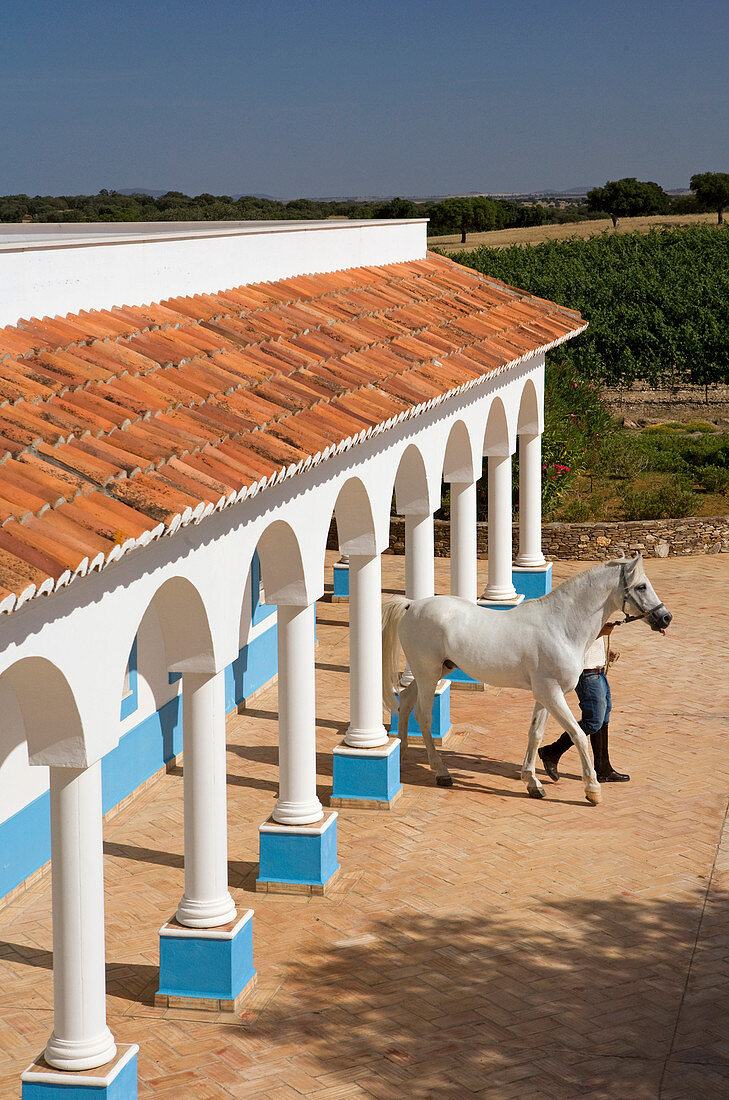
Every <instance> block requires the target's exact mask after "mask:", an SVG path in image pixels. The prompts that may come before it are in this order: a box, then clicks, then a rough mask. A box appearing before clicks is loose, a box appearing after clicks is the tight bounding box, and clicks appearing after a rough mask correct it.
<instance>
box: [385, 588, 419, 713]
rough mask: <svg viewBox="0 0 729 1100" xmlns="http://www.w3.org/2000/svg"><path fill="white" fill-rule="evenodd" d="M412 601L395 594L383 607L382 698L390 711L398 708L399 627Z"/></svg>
mask: <svg viewBox="0 0 729 1100" xmlns="http://www.w3.org/2000/svg"><path fill="white" fill-rule="evenodd" d="M411 603H412V600H408V599H406V598H405V597H404V596H393V597H392V599H391V600H388V601H387V603H386V604H384V605H383V608H382V699H383V702H384V704H385V708H386V709H387V710H389V711H393V710H397V698H396V692H397V682H398V660H397V658H398V641H399V639H398V634H397V628H398V626H399V625H400V620H401V619H402V617H403V616H404V614H405V612H406V611H407V610H408V608H409V607H410V604H411Z"/></svg>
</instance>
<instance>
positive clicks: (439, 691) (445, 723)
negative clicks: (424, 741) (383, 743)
mask: <svg viewBox="0 0 729 1100" xmlns="http://www.w3.org/2000/svg"><path fill="white" fill-rule="evenodd" d="M397 721H398V719H397V711H393V712H392V715H391V716H390V733H393V734H396V733H397V728H398V727H397ZM450 729H451V685H450V684H449V683H448V681H447V680H444V681H442V682H441V683H440V684H439V685H438V687H437V688H436V691H435V698H434V699H433V710H432V713H431V727H430V732H431V734H432V736H433V740H434V741H442V740H443V739H444V738H445V737H447V736H448V734H449V733H450ZM422 736H423V734H422V732H421V729H420V726H419V725H418V723H417V722H416V721H415V712H414V711H413V713H412V714H411V715H410V721H409V722H408V737H422Z"/></svg>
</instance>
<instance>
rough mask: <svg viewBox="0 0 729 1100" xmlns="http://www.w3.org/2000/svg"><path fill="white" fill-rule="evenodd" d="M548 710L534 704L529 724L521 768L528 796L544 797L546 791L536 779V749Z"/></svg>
mask: <svg viewBox="0 0 729 1100" xmlns="http://www.w3.org/2000/svg"><path fill="white" fill-rule="evenodd" d="M548 713H549V712H548V710H547V708H546V707H545V706H542V704H541V703H535V704H534V710H533V712H532V721H531V725H530V726H529V743H528V744H527V750H526V756H525V757H524V763H523V765H522V769H521V777H522V779H523V780H524V782H525V783H526V785H527V793H528V794H529V797H530V798H544V796H545V794H546V791H545V790H544V787H543V786H542V784H541V783H540V782H539V780H538V779H537V773H536V765H537V750H538V748H539V746H540V745H541V743H542V734H543V733H544V727H545V725H546V724H547V715H548Z"/></svg>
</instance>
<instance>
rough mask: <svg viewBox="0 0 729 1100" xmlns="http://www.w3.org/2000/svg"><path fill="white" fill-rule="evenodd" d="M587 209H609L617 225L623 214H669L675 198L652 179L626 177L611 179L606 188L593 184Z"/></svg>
mask: <svg viewBox="0 0 729 1100" xmlns="http://www.w3.org/2000/svg"><path fill="white" fill-rule="evenodd" d="M587 209H588V210H592V211H603V210H604V211H606V212H607V213H608V214H609V215H610V217H611V218H612V221H613V225H614V226H617V225H618V222H619V220H620V218H622V217H626V218H627V217H637V216H639V215H641V214H667V213H668V212H669V210H670V209H671V200H670V199H669V197H668V195H667V194H666V192H665V191H664V190H663V188H662V187H659V186H658V184H657V183H652V182H650V181H643V180H637V179H636V178H635V176H626V177H625V179H621V180H608V181H607V183H606V184H605V186H604V187H593V189H592V191H588V192H587Z"/></svg>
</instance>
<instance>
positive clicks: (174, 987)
mask: <svg viewBox="0 0 729 1100" xmlns="http://www.w3.org/2000/svg"><path fill="white" fill-rule="evenodd" d="M255 982H256V971H255V970H254V968H253V910H252V909H246V910H245V911H244V912H243V913H242V914H241V915H240V916H238V917H237V918H236V920H234V921H230V923H229V924H222V925H220V927H219V928H186V927H184V926H183V925H181V924H178V923H177V921H176V920H174V918H173V919H172V920H169V921H167V924H165V925H163V927H162V928H160V931H159V990H158V991H157V993H155V997H154V1003H155V1006H156V1007H159V1008H198V1009H209V1010H210V1011H211V1012H237V1011H238V1009H239V1007H240V1005H241V1003H242V1001H243V1000H244V999H245V997H246V995H247V994H248V993H250V991H251V990H252V989H253V986H254V985H255Z"/></svg>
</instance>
